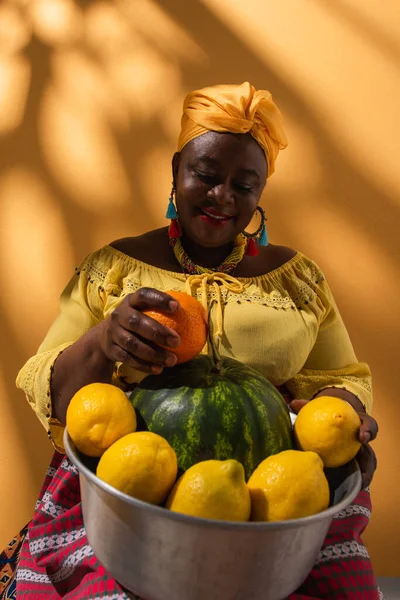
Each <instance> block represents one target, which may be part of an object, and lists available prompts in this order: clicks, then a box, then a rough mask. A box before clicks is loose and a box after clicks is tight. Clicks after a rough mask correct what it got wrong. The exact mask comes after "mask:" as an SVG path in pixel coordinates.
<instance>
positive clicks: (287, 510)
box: [247, 450, 329, 521]
mask: <svg viewBox="0 0 400 600" xmlns="http://www.w3.org/2000/svg"><path fill="white" fill-rule="evenodd" d="M323 467H324V465H323V463H322V460H321V459H320V457H319V456H318V454H316V453H315V452H302V451H301V450H284V451H283V452H280V453H279V454H274V455H273V456H270V457H268V458H266V459H265V460H263V462H262V463H260V464H259V466H258V467H257V469H256V470H255V471H254V472H253V474H252V475H251V477H250V479H249V481H248V484H247V485H248V488H249V490H250V496H251V519H252V520H253V521H286V520H288V519H298V518H300V517H307V516H309V515H313V514H315V513H318V512H320V511H322V510H325V509H326V508H328V506H329V484H328V481H327V479H326V477H325V473H324V471H323Z"/></svg>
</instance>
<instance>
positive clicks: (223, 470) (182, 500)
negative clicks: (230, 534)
mask: <svg viewBox="0 0 400 600" xmlns="http://www.w3.org/2000/svg"><path fill="white" fill-rule="evenodd" d="M166 506H167V508H169V509H170V510H172V511H175V512H179V513H184V514H186V515H191V516H193V517H202V518H204V519H219V520H222V521H248V520H249V518H250V494H249V490H248V489H247V486H246V482H245V478H244V469H243V466H242V465H241V464H240V463H239V462H237V461H236V460H225V461H220V460H206V461H203V462H199V463H197V464H195V465H193V466H192V467H190V469H188V470H187V471H186V472H185V473H184V474H183V475H182V476H181V477H180V479H179V480H178V481H177V482H176V484H175V486H174V488H173V490H172V492H171V494H170V496H169V497H168V500H167V503H166Z"/></svg>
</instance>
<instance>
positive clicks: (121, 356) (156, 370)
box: [110, 344, 163, 375]
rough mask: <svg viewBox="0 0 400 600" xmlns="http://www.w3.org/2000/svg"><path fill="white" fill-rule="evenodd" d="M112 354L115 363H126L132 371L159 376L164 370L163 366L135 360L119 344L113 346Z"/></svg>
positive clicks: (138, 359)
mask: <svg viewBox="0 0 400 600" xmlns="http://www.w3.org/2000/svg"><path fill="white" fill-rule="evenodd" d="M110 354H111V355H112V360H114V361H115V362H121V363H124V364H125V365H128V366H129V367H131V368H132V369H136V370H138V371H142V372H143V373H153V374H154V375H159V374H160V373H161V372H162V370H163V368H162V366H161V365H154V364H151V363H149V362H146V361H144V360H141V359H140V358H133V357H132V356H131V355H130V354H129V353H128V352H127V351H126V350H124V349H123V348H121V346H118V344H113V345H112V347H111V351H110Z"/></svg>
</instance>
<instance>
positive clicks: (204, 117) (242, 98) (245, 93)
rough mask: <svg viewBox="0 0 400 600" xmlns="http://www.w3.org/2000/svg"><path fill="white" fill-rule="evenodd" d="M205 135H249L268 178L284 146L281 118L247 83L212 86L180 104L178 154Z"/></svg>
mask: <svg viewBox="0 0 400 600" xmlns="http://www.w3.org/2000/svg"><path fill="white" fill-rule="evenodd" d="M207 131H218V132H227V131H229V132H231V133H251V135H252V136H253V137H254V139H255V140H256V141H257V142H258V143H259V144H260V146H261V148H263V150H264V152H265V156H266V159H267V163H268V177H270V176H271V175H272V173H273V172H274V171H275V161H276V158H277V156H278V153H279V150H283V149H284V148H286V146H287V139H286V135H285V132H284V130H283V119H282V115H281V113H280V111H279V109H278V107H277V106H276V104H275V103H274V102H273V100H272V96H271V94H270V93H269V92H267V91H266V90H256V89H255V87H254V86H253V85H251V84H250V83H248V82H245V83H242V84H241V85H216V86H214V87H206V88H203V89H202V90H197V91H195V92H192V93H190V94H188V95H187V96H186V98H185V101H184V103H183V115H182V122H181V134H180V136H179V142H178V150H179V152H180V151H181V150H182V148H183V147H184V146H186V144H187V143H188V142H190V141H191V140H193V139H194V138H196V137H199V136H200V135H203V133H206V132H207Z"/></svg>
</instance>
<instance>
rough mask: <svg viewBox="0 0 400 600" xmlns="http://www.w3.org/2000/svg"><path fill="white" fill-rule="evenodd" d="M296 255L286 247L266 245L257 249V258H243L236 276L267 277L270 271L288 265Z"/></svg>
mask: <svg viewBox="0 0 400 600" xmlns="http://www.w3.org/2000/svg"><path fill="white" fill-rule="evenodd" d="M298 254H299V253H298V252H297V251H296V250H293V249H292V248H288V247H287V246H277V245H275V244H268V246H265V247H260V248H259V252H258V255H257V256H255V257H253V256H245V257H244V259H243V260H242V262H241V264H240V265H239V267H238V269H237V275H238V276H239V277H240V276H243V277H260V276H262V275H268V274H269V273H271V272H272V271H276V270H277V269H280V268H281V267H284V266H285V265H289V264H290V263H291V261H293V260H294V259H295V258H296V256H298Z"/></svg>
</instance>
